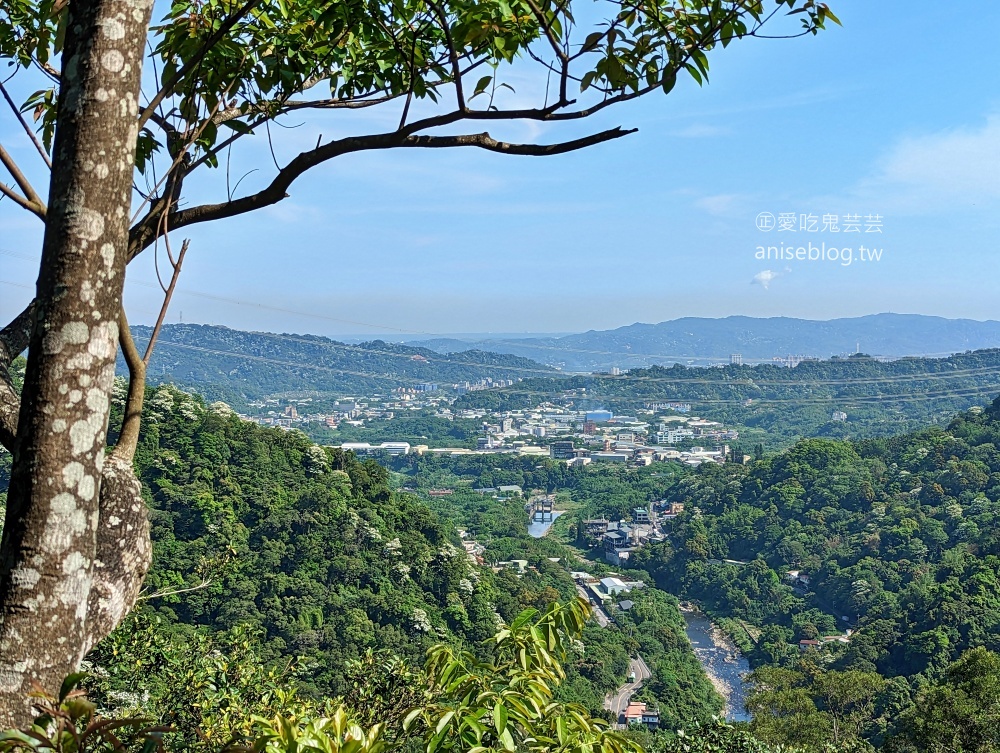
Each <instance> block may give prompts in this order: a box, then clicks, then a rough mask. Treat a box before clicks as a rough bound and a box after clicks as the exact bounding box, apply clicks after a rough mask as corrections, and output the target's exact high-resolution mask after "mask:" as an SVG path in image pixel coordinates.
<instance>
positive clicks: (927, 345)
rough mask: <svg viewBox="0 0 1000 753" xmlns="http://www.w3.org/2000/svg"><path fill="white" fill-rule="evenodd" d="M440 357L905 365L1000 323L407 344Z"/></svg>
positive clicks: (582, 366) (990, 344)
mask: <svg viewBox="0 0 1000 753" xmlns="http://www.w3.org/2000/svg"><path fill="white" fill-rule="evenodd" d="M409 344H410V345H411V346H414V347H425V348H428V349H431V350H434V351H436V352H439V353H444V352H448V351H451V350H454V349H455V348H457V347H464V348H469V347H477V348H481V349H485V350H492V351H494V352H498V353H507V354H510V355H518V356H521V357H525V358H531V359H533V360H537V361H540V362H542V363H546V364H549V365H551V366H555V367H558V368H561V369H564V370H568V371H596V370H607V369H609V368H614V367H616V366H617V367H619V368H637V367H642V366H652V365H669V364H672V363H675V362H678V361H681V362H684V361H688V360H691V361H694V362H696V363H705V364H710V363H714V362H720V361H728V360H729V357H730V355H732V354H737V353H738V354H740V355H741V356H742V358H743V360H744V361H770V360H772V359H774V358H781V357H788V356H807V357H816V358H829V357H830V356H833V355H843V354H845V353H853V352H855V351H856V350H859V349H860V350H861V351H863V352H865V353H869V354H871V355H876V356H883V357H887V358H899V357H902V356H912V355H950V354H952V353H959V352H964V351H967V350H979V349H983V348H994V347H1000V321H996V320H986V321H978V320H974V319H948V318H946V317H940V316H929V315H924V314H895V313H880V314H867V315H865V316H859V317H842V318H836V319H829V320H818V319H800V318H796V317H785V316H781V317H749V316H737V315H734V316H728V317H722V318H709V317H682V318H679V319H672V320H668V321H664V322H659V323H656V324H649V323H644V322H636V323H633V324H630V325H626V326H623V327H617V328H615V329H610V330H593V329H591V330H588V331H586V332H581V333H579V334H573V335H566V336H563V337H545V338H524V339H517V340H514V339H488V338H487V339H482V340H457V339H454V338H434V339H429V340H418V341H413V342H411V343H409Z"/></svg>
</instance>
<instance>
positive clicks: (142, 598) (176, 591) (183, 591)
mask: <svg viewBox="0 0 1000 753" xmlns="http://www.w3.org/2000/svg"><path fill="white" fill-rule="evenodd" d="M210 585H212V581H211V580H203V581H202V582H201V583H199V584H198V585H197V586H188V587H187V588H168V589H166V590H164V591H156V592H154V593H151V594H143V595H141V596H139V598H137V599H136V601H149V600H150V599H162V598H163V597H164V596H177V595H179V594H189V593H191V592H192V591H201V590H202V589H203V588H208V587H209V586H210Z"/></svg>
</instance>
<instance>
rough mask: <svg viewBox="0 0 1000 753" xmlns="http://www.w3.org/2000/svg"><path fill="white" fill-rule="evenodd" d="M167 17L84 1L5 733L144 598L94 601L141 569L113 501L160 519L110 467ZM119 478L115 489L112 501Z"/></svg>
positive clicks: (17, 459) (31, 348)
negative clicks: (112, 536)
mask: <svg viewBox="0 0 1000 753" xmlns="http://www.w3.org/2000/svg"><path fill="white" fill-rule="evenodd" d="M151 10H152V0H73V2H72V3H70V4H69V9H68V13H69V17H68V20H67V26H66V40H65V47H64V50H63V58H62V80H61V87H60V93H59V118H58V128H57V131H56V136H55V142H54V145H53V160H52V161H53V170H52V180H51V183H50V189H49V199H48V209H47V216H46V226H45V239H44V242H43V247H42V263H41V272H40V275H39V278H38V283H37V294H36V301H35V305H34V310H33V321H32V322H31V336H30V341H29V343H28V365H27V370H26V373H25V381H24V387H23V390H22V396H21V407H20V412H19V415H18V421H17V432H16V437H15V440H14V463H13V468H12V473H11V483H10V490H9V493H8V507H7V513H6V518H5V522H4V531H3V541H2V551H0V726H9V725H11V724H23V723H24V722H25V721H27V719H28V718H29V715H30V708H29V707H28V704H27V700H26V698H25V695H26V693H27V692H28V691H29V689H30V686H31V683H32V682H37V683H39V684H40V685H41V686H42V687H43V688H45V689H46V690H49V691H53V690H56V689H58V687H59V684H60V682H61V681H62V679H63V677H64V676H65V675H66V674H67V673H68V672H71V671H73V670H74V669H75V668H76V666H77V665H78V663H79V661H80V660H81V659H82V658H83V655H84V653H85V652H86V651H87V650H89V648H90V647H91V646H92V645H93V643H94V641H95V640H96V639H98V638H99V637H101V636H100V635H98V633H99V632H101V631H105V632H106V630H107V629H109V628H108V627H107V624H106V622H107V615H110V614H113V613H116V612H120V611H121V609H120V608H119V605H118V602H120V601H121V599H122V598H126V597H127V593H125V592H128V591H129V590H130V588H128V587H124V590H123V591H122V590H119V591H118V592H116V593H110V592H105V593H104V594H103V596H102V595H100V594H93V593H92V592H93V590H94V589H93V586H94V579H95V571H100V570H101V569H102V568H105V569H106V568H109V567H112V568H113V567H117V568H126V569H127V568H128V567H129V566H130V565H129V564H128V562H126V560H128V559H129V558H127V557H126V558H122V557H114V556H111V554H110V553H109V552H110V550H108V548H107V547H108V545H110V544H111V543H112V542H110V541H108V540H105V541H103V542H102V547H101V552H99V546H98V527H99V519H100V516H101V514H100V504H101V501H102V500H103V499H108V500H111V499H112V498H113V500H114V501H115V503H116V504H117V506H118V507H119V508H120V509H122V510H125V511H129V512H131V513H133V514H138V515H139V516H140V517H141V519H142V521H139V520H138V519H135V520H131V521H130V522H129V525H132V526H133V528H134V527H135V526H136V525H139V526H140V528H141V526H142V525H143V522H144V520H145V511H144V510H141V509H133V508H134V507H135V502H136V500H138V501H139V502H140V503H141V499H139V497H138V486H137V482H135V479H134V475H133V474H132V471H131V467H130V464H129V463H124V466H123V465H122V463H121V460H120V459H118V460H115V461H108V462H114V463H115V467H114V468H113V469H112V468H110V467H108V468H106V466H105V463H106V459H105V436H106V432H107V422H108V406H109V397H110V391H111V385H112V381H113V378H114V371H115V357H116V353H117V347H118V324H117V322H118V315H119V312H120V310H121V294H122V285H123V282H124V275H125V265H126V260H127V246H128V222H129V208H130V198H131V187H132V174H133V166H134V157H135V143H136V115H137V113H138V96H139V84H140V74H141V64H142V52H143V47H144V45H145V43H146V36H147V31H148V26H149V18H150V13H151ZM107 471H112V473H111V474H110V475H109V474H108V473H107ZM106 476H107V477H108V478H109V479H112V480H110V482H109V487H108V488H107V489H105V490H104V493H103V494H102V489H101V486H102V479H104V478H105V477H106ZM109 494H110V497H109ZM106 522H107V521H105V523H106ZM101 527H102V528H104V527H105V525H103V524H102V525H101ZM126 538H127V537H123V539H122V543H124V541H125V540H126ZM146 541H147V546H148V535H147V537H146ZM138 554H139V555H143V553H142V552H138ZM98 561H99V562H98ZM140 569H142V571H143V572H144V569H143V568H140ZM105 575H106V573H105ZM122 575H124V572H123V573H122ZM141 577H142V574H141V573H140V575H139V579H140V580H141ZM102 580H107V581H109V582H110V581H111V580H114V579H110V580H109V579H107V578H102ZM137 587H138V586H137V585H136V586H134V588H136V589H137ZM131 598H132V599H133V600H134V594H133V595H132V597H131ZM102 604H103V607H102ZM129 606H130V605H129ZM102 608H103V612H102ZM119 619H120V617H119ZM111 627H113V625H112V626H111Z"/></svg>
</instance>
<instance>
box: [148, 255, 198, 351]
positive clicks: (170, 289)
mask: <svg viewBox="0 0 1000 753" xmlns="http://www.w3.org/2000/svg"><path fill="white" fill-rule="evenodd" d="M190 245H191V241H190V240H189V239H185V240H184V242H183V243H182V244H181V252H180V253H179V254H178V255H177V261H176V262H171V263H172V264H173V268H174V273H173V274H172V275H171V277H170V284H169V285H168V286H167V292H166V295H165V296H164V298H163V305H162V306H160V315H159V316H158V317H157V318H156V324H155V325H154V326H153V331H152V333H151V334H150V336H149V343H148V344H147V345H146V353H145V354H144V355H143V357H142V362H143V365H144V366H149V359H150V357H151V356H152V355H153V346H154V345H156V338H158V337H159V336H160V330H161V329H162V328H163V320H164V319H165V318H166V316H167V309H168V308H169V307H170V299H171V298H173V296H174V288H175V287H177V279H178V278H179V277H180V275H181V265H182V264H183V263H184V256H185V255H186V254H187V251H188V247H189V246H190Z"/></svg>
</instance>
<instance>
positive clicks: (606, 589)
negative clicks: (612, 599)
mask: <svg viewBox="0 0 1000 753" xmlns="http://www.w3.org/2000/svg"><path fill="white" fill-rule="evenodd" d="M598 588H599V589H600V590H601V591H602V592H603V593H605V594H607V595H608V596H617V595H618V594H621V593H627V592H628V590H629V588H628V586H626V585H625V584H624V583H623V582H622V581H621V580H619V579H618V578H601V582H600V583H599V584H598Z"/></svg>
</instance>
